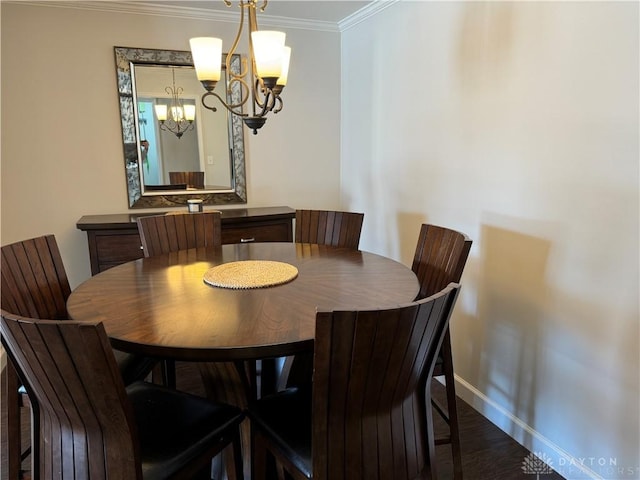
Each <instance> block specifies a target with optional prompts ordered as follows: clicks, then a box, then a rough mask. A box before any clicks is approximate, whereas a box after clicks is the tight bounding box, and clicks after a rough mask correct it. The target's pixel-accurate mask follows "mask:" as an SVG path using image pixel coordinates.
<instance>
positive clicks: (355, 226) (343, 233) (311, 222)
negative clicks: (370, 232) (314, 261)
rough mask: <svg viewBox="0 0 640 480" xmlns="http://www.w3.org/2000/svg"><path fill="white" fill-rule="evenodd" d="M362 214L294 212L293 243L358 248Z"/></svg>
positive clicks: (324, 211)
mask: <svg viewBox="0 0 640 480" xmlns="http://www.w3.org/2000/svg"><path fill="white" fill-rule="evenodd" d="M363 221H364V213H355V212H338V211H331V210H300V209H298V210H296V231H295V241H296V242H297V243H317V244H319V245H331V246H334V247H346V248H354V249H357V248H358V244H359V243H360V233H361V232H362V222H363Z"/></svg>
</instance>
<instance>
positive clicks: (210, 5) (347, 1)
mask: <svg viewBox="0 0 640 480" xmlns="http://www.w3.org/2000/svg"><path fill="white" fill-rule="evenodd" d="M153 3H156V4H159V5H167V6H175V7H181V8H197V9H204V10H209V11H212V12H214V11H234V9H237V8H238V0H232V5H231V7H227V6H226V5H225V3H224V1H223V0H195V1H182V0H162V1H156V2H153ZM370 3H372V0H368V1H361V0H269V1H268V4H267V8H266V10H265V11H264V13H263V14H262V15H268V16H275V17H286V18H293V19H299V20H309V21H320V22H331V23H338V22H339V21H340V20H343V19H345V18H346V17H348V16H349V15H351V14H353V13H355V12H357V11H358V10H360V9H361V8H363V7H365V6H367V5H369V4H370ZM261 5H262V0H259V3H258V6H259V7H260V6H261Z"/></svg>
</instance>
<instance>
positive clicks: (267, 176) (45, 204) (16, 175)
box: [0, 2, 340, 286]
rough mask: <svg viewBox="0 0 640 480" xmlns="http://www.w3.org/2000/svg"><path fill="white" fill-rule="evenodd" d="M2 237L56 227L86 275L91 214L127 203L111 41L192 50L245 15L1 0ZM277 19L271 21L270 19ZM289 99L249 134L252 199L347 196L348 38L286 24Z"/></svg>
mask: <svg viewBox="0 0 640 480" xmlns="http://www.w3.org/2000/svg"><path fill="white" fill-rule="evenodd" d="M0 14H1V17H2V18H1V21H2V32H1V34H2V39H1V40H2V57H1V61H2V65H1V66H2V139H1V142H2V150H1V155H2V156H1V162H2V163H1V171H0V175H1V179H2V197H1V200H2V205H1V207H2V211H1V214H2V217H1V238H0V240H1V243H2V244H3V245H4V244H7V243H11V242H13V241H17V240H21V239H24V238H29V237H32V236H38V235H43V234H46V233H53V234H55V235H56V237H57V239H58V242H59V244H60V248H61V251H62V256H63V259H64V261H65V265H66V267H67V270H68V274H69V278H70V281H71V283H72V286H76V285H78V284H79V283H80V282H82V281H83V280H85V279H86V278H88V277H89V275H90V269H89V257H88V249H87V242H86V234H85V233H84V232H81V231H79V230H77V229H76V228H75V223H76V221H77V220H78V219H79V218H80V217H81V216H83V215H89V214H101V213H122V212H127V211H128V204H127V192H126V180H125V174H124V166H123V165H124V160H123V153H122V135H121V131H120V123H119V122H120V120H119V118H120V117H119V106H118V97H117V90H116V74H115V61H114V53H113V47H114V46H125V47H145V48H161V49H175V50H188V48H189V45H188V41H189V38H190V37H192V36H200V35H209V36H213V35H218V36H221V37H222V38H223V41H224V45H225V47H224V48H225V50H226V49H228V48H229V47H230V45H231V42H232V40H233V38H234V36H235V33H236V28H237V23H236V22H234V23H225V22H215V21H201V20H197V19H193V18H186V17H183V16H180V15H175V16H174V18H171V17H168V16H153V15H142V14H127V13H116V12H112V13H109V12H104V11H99V10H96V11H93V10H81V9H76V8H57V7H48V6H30V5H24V4H8V3H5V2H2V4H1V11H0ZM269 26H270V27H272V25H269ZM282 29H283V30H284V31H286V32H287V43H288V44H289V45H291V46H292V48H293V54H292V66H291V72H290V75H289V85H288V86H287V88H286V90H285V92H284V95H283V97H284V102H285V108H284V109H283V111H282V112H280V113H278V114H277V115H276V116H275V117H271V118H270V119H269V120H268V121H267V124H266V125H265V127H263V129H262V130H261V132H260V133H259V134H258V135H257V136H253V135H252V134H251V133H249V132H245V142H246V150H247V160H246V167H247V193H248V206H268V205H289V206H291V207H294V208H295V207H314V206H315V207H327V208H337V207H338V206H339V201H340V200H339V199H340V193H339V153H340V151H339V145H340V143H339V135H340V130H339V118H340V98H339V95H338V94H337V92H339V90H340V87H339V85H340V73H339V72H340V53H339V52H340V36H339V33H338V32H337V29H336V31H334V32H331V31H326V30H324V31H323V30H320V29H318V30H314V29H312V28H307V29H299V28H292V27H286V28H282Z"/></svg>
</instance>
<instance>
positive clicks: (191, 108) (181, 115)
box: [154, 68, 196, 138]
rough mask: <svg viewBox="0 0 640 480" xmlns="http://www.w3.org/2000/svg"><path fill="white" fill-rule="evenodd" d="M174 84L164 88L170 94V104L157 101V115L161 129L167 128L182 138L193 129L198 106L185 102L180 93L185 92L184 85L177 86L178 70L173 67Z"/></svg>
mask: <svg viewBox="0 0 640 480" xmlns="http://www.w3.org/2000/svg"><path fill="white" fill-rule="evenodd" d="M171 74H172V76H173V86H170V87H166V88H165V89H164V90H165V92H167V93H168V94H169V104H168V105H167V104H163V103H157V104H156V105H155V106H154V109H155V111H156V117H157V118H158V121H159V122H160V130H165V131H167V132H171V133H173V134H175V136H176V137H178V138H182V135H184V132H187V131H189V130H193V125H194V124H193V120H194V119H195V118H196V106H195V105H193V104H191V105H189V104H187V105H185V104H184V101H183V100H182V98H180V95H182V93H183V92H184V89H183V88H182V87H176V71H175V69H174V68H172V69H171Z"/></svg>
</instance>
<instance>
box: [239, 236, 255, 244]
mask: <svg viewBox="0 0 640 480" xmlns="http://www.w3.org/2000/svg"><path fill="white" fill-rule="evenodd" d="M255 241H256V239H255V238H254V237H251V238H241V239H240V243H250V242H255Z"/></svg>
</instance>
